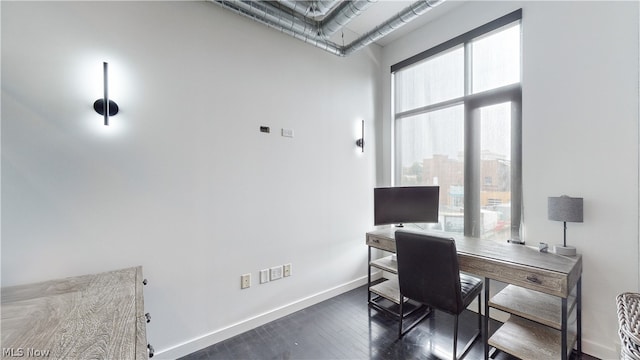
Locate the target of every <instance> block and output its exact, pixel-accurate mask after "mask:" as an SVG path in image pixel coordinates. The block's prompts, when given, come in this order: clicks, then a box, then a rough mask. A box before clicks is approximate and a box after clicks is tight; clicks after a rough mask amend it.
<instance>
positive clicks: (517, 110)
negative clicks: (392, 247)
mask: <svg viewBox="0 0 640 360" xmlns="http://www.w3.org/2000/svg"><path fill="white" fill-rule="evenodd" d="M521 18H522V11H521V10H518V11H516V12H513V13H511V14H508V15H506V16H503V17H501V18H499V19H496V20H494V21H492V22H491V23H488V24H485V25H483V26H481V27H480V28H477V29H475V30H472V31H470V32H468V33H465V34H463V35H461V36H459V37H457V38H455V39H452V40H450V41H447V42H445V43H443V44H441V45H438V46H436V47H434V48H432V49H429V50H427V51H425V52H423V53H421V54H418V55H416V56H414V57H411V58H409V59H406V60H404V61H402V62H400V63H398V64H396V65H393V66H392V67H391V72H392V77H393V81H392V86H393V94H394V97H393V109H394V137H395V142H394V144H395V145H394V153H395V154H394V181H395V184H396V185H397V186H408V185H438V186H440V219H439V223H438V224H428V225H427V226H429V227H430V228H432V229H434V230H439V231H445V232H450V233H461V234H462V233H463V234H465V235H466V236H474V237H481V238H487V239H495V240H499V241H503V240H506V239H510V238H519V235H518V234H519V228H520V219H521V203H522V194H521V188H522V187H521V184H522V181H521V174H522V170H521V169H522V155H521V154H522V151H521V138H522V135H521V123H522V120H521V102H522V96H521V87H520V73H521V71H520V63H521V60H520V59H521V51H520V49H521V44H520V38H521V37H520V20H521Z"/></svg>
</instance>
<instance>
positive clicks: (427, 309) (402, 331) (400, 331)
mask: <svg viewBox="0 0 640 360" xmlns="http://www.w3.org/2000/svg"><path fill="white" fill-rule="evenodd" d="M431 311H432V310H431V308H430V307H428V306H425V310H424V314H421V315H420V316H419V317H418V318H417V319H415V320H414V321H413V322H411V324H409V326H407V327H406V328H404V329H403V328H402V320H403V319H404V316H403V311H402V304H400V316H399V324H398V339H399V338H401V337H402V336H403V335H404V334H406V333H407V332H409V330H411V329H413V328H414V327H416V325H418V324H419V323H420V322H422V320H424V319H425V318H426V317H427V316H429V315H430V314H431Z"/></svg>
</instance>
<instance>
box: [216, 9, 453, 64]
mask: <svg viewBox="0 0 640 360" xmlns="http://www.w3.org/2000/svg"><path fill="white" fill-rule="evenodd" d="M212 1H213V2H214V3H216V4H218V5H220V6H222V7H224V8H227V9H228V10H231V11H233V12H236V13H238V14H240V15H243V16H246V17H248V18H251V19H252V20H255V21H258V22H260V23H262V24H265V25H267V26H269V27H271V28H272V29H274V30H277V31H281V32H284V33H286V34H289V35H291V36H292V37H295V38H297V39H299V40H302V41H305V42H307V43H308V44H310V45H314V46H317V47H319V48H321V49H323V50H327V51H329V52H331V53H333V54H335V55H338V56H347V55H349V54H351V53H353V52H355V51H357V50H359V49H360V48H362V47H364V46H367V45H369V44H370V43H375V44H378V45H380V46H385V45H387V44H389V43H390V42H392V41H394V40H395V39H397V38H399V37H401V36H403V35H406V34H407V33H409V32H411V31H413V30H415V29H417V28H419V27H421V26H423V25H425V24H426V23H428V22H430V21H433V20H434V19H436V18H438V17H439V16H442V15H443V14H444V13H446V12H448V11H449V10H451V9H452V8H454V7H456V6H458V5H459V4H461V3H462V1H457V0H448V1H445V0H421V1H416V0H413V1H407V0H314V1H305V0H277V1H274V0H270V1H265V0H260V1H255V0H254V1H243V0H231V1H225V0H212Z"/></svg>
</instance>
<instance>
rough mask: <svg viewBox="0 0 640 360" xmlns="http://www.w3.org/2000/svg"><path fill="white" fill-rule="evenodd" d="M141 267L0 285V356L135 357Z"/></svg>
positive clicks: (61, 357)
mask: <svg viewBox="0 0 640 360" xmlns="http://www.w3.org/2000/svg"><path fill="white" fill-rule="evenodd" d="M141 273H142V269H141V267H137V268H129V269H123V270H117V271H110V272H105V273H101V274H96V275H84V276H78V277H72V278H66V279H60V280H51V281H46V282H41V283H36V284H29V285H19V286H12V287H5V288H2V325H1V326H2V347H3V354H2V358H3V359H4V358H13V357H21V358H42V357H47V358H49V359H136V346H139V345H137V343H138V342H140V340H141V339H140V338H139V335H138V333H139V327H140V326H139V324H138V317H139V316H140V315H142V314H143V311H144V310H143V309H140V308H139V306H143V302H142V299H139V297H140V298H141V297H142V295H141V290H139V289H137V284H136V283H137V280H138V278H139V277H141ZM145 336H146V335H145ZM144 343H145V348H146V339H144ZM144 354H145V356H146V349H145V353H144ZM45 355H47V356H45Z"/></svg>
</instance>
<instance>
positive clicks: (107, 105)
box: [93, 62, 119, 126]
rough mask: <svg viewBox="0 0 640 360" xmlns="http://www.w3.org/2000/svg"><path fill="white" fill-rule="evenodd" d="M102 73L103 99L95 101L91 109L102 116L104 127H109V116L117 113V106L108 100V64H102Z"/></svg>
mask: <svg viewBox="0 0 640 360" xmlns="http://www.w3.org/2000/svg"><path fill="white" fill-rule="evenodd" d="M102 65H103V66H102V68H103V73H104V98H102V99H98V100H96V102H94V103H93V109H94V110H95V111H96V112H97V113H98V114H100V115H103V116H104V125H105V126H109V116H113V115H115V114H117V113H118V110H119V109H118V104H116V103H115V101H113V100H109V81H108V79H109V77H108V75H109V64H107V63H106V62H104V63H102Z"/></svg>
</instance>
